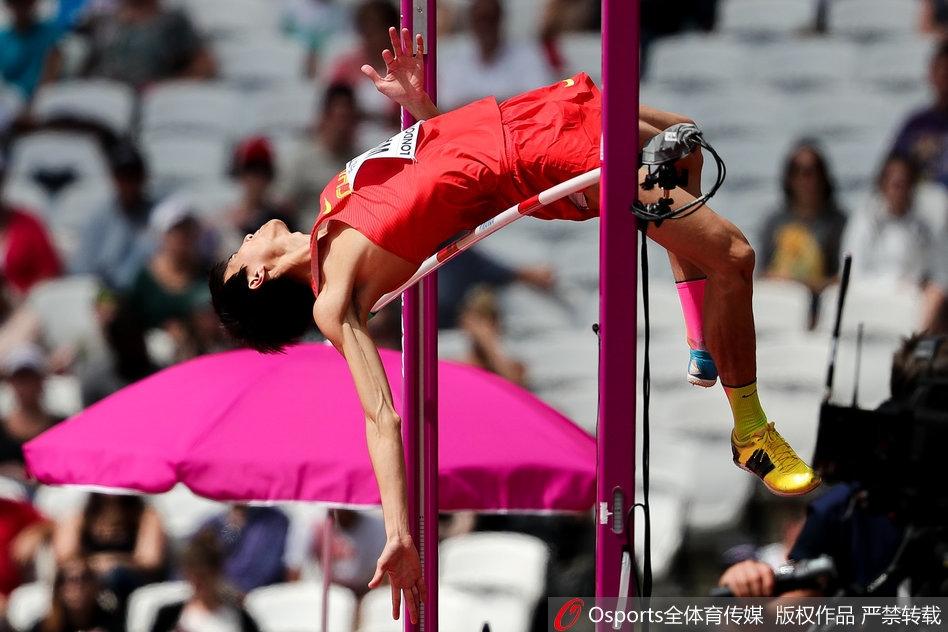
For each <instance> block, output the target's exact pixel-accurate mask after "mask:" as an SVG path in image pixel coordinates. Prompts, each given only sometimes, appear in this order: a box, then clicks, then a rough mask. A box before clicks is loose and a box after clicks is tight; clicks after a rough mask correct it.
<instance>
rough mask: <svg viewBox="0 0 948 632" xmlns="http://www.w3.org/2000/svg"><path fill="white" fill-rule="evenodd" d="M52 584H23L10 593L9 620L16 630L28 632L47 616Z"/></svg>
mask: <svg viewBox="0 0 948 632" xmlns="http://www.w3.org/2000/svg"><path fill="white" fill-rule="evenodd" d="M52 593H53V589H52V586H50V585H49V584H46V583H44V582H33V583H31V584H23V585H22V586H19V587H18V588H16V589H14V590H13V592H12V593H10V597H9V602H8V603H7V622H8V623H9V624H10V627H11V628H12V629H13V630H14V631H15V632H27V631H28V630H30V629H31V628H32V627H33V626H34V625H36V623H37V622H38V621H39V620H40V619H42V618H43V617H45V616H46V613H47V612H48V611H49V605H50V600H51V599H52Z"/></svg>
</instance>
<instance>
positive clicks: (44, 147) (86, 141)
mask: <svg viewBox="0 0 948 632" xmlns="http://www.w3.org/2000/svg"><path fill="white" fill-rule="evenodd" d="M43 170H47V171H70V172H72V173H74V174H75V175H76V178H77V180H99V181H102V180H105V179H107V178H108V167H107V165H106V160H105V156H104V155H103V152H102V149H101V147H100V146H99V144H98V143H97V142H96V141H95V140H94V139H93V138H92V137H91V136H89V135H87V134H77V133H71V132H45V131H44V132H35V133H33V134H28V135H26V136H21V137H19V138H18V139H17V140H16V141H14V142H13V147H12V148H11V149H10V162H9V172H10V175H11V176H12V177H18V178H24V179H32V176H33V175H34V174H36V173H37V172H39V171H43Z"/></svg>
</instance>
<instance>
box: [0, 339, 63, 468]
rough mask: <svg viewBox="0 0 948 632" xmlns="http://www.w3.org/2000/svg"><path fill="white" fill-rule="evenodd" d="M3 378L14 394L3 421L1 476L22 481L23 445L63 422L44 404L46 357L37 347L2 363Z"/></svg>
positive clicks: (16, 350)
mask: <svg viewBox="0 0 948 632" xmlns="http://www.w3.org/2000/svg"><path fill="white" fill-rule="evenodd" d="M2 368H3V377H4V379H5V381H6V383H7V384H8V385H9V387H10V389H11V391H12V393H13V404H12V407H11V408H10V410H9V411H8V412H7V413H6V414H4V415H3V417H2V419H0V474H2V475H4V476H8V477H11V478H17V479H23V478H24V470H23V464H24V461H23V444H24V443H26V442H27V441H29V440H30V439H33V438H34V437H36V436H37V435H39V434H40V433H41V432H43V431H44V430H47V429H48V428H50V427H51V426H53V425H54V424H56V423H58V422H59V421H61V418H59V417H56V416H54V415H52V414H51V413H50V412H49V411H48V410H47V409H46V407H45V405H44V403H43V393H44V385H45V382H46V371H47V368H46V358H45V356H44V355H43V351H42V349H40V348H39V347H37V346H36V345H34V344H24V345H22V346H19V347H16V348H14V349H13V350H11V351H10V353H8V354H7V355H6V357H4V358H3V360H2Z"/></svg>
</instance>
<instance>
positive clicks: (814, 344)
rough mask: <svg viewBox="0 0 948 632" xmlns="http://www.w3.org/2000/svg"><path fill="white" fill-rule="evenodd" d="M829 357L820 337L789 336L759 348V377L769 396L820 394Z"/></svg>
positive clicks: (762, 344)
mask: <svg viewBox="0 0 948 632" xmlns="http://www.w3.org/2000/svg"><path fill="white" fill-rule="evenodd" d="M828 354H829V347H828V345H827V344H826V342H825V341H824V340H822V339H821V338H819V337H815V336H807V335H803V334H802V333H800V334H798V335H796V336H793V335H787V336H784V337H783V338H781V339H777V340H774V341H767V342H764V343H761V344H759V345H757V362H758V369H757V374H758V376H759V377H760V382H761V384H763V385H766V388H767V390H768V392H769V391H774V390H780V391H789V392H793V393H812V392H816V393H820V391H821V389H822V387H823V384H824V378H825V373H826V372H825V369H824V367H825V366H826V359H827V357H828Z"/></svg>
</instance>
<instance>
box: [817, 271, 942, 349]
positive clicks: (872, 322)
mask: <svg viewBox="0 0 948 632" xmlns="http://www.w3.org/2000/svg"><path fill="white" fill-rule="evenodd" d="M838 295H839V286H836V285H834V286H832V287H830V288H827V289H826V290H825V291H824V292H823V294H822V296H821V297H820V301H821V302H822V304H823V305H824V306H825V307H824V309H823V310H821V314H820V321H819V324H818V329H819V330H820V331H823V332H829V331H832V328H833V319H834V318H835V310H836V301H837V296H838ZM922 305H923V301H922V297H921V294H920V293H919V292H918V291H917V290H915V289H913V288H910V287H899V288H892V287H889V286H888V285H885V284H883V285H879V284H875V283H872V282H861V283H860V282H858V281H857V280H856V279H853V281H852V282H851V283H850V285H849V292H848V293H847V294H846V303H845V307H844V308H843V325H842V331H841V335H842V336H844V337H845V338H853V337H855V335H856V330H857V327H858V325H859V323H863V325H864V328H865V337H866V340H889V341H897V340H899V339H900V338H903V337H906V338H907V337H908V336H910V335H911V334H912V333H914V332H915V331H917V329H918V327H919V326H920V325H921V318H922Z"/></svg>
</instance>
